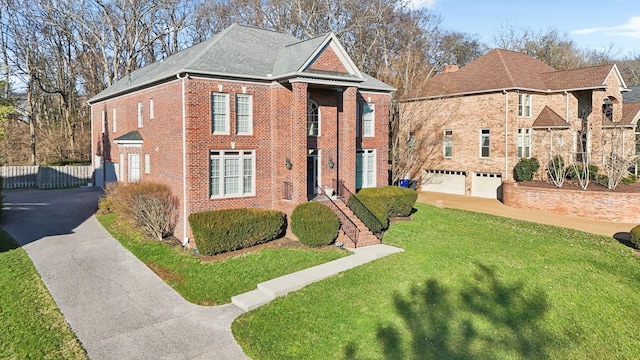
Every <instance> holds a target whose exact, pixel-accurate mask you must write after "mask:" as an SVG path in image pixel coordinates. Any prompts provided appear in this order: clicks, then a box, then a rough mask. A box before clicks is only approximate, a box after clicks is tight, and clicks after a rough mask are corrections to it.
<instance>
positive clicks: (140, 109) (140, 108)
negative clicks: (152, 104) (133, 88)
mask: <svg viewBox="0 0 640 360" xmlns="http://www.w3.org/2000/svg"><path fill="white" fill-rule="evenodd" d="M142 120H143V118H142V101H140V102H139V103H138V127H139V128H141V127H142Z"/></svg>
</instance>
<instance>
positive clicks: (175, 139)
mask: <svg viewBox="0 0 640 360" xmlns="http://www.w3.org/2000/svg"><path fill="white" fill-rule="evenodd" d="M334 55H335V54H334ZM183 81H184V91H185V95H186V99H187V101H186V108H185V116H186V124H187V126H186V138H187V141H186V159H187V162H186V169H187V176H186V199H185V198H184V197H183V190H184V188H183V175H182V174H183V162H182V154H183V142H182V137H183V135H182V91H183V88H182V86H183ZM213 92H215V93H224V94H228V96H229V134H228V135H219V134H212V128H211V93H213ZM345 93H346V96H345V95H344V94H343V93H342V92H341V91H338V90H337V89H317V88H309V86H308V84H306V83H302V82H295V83H293V84H291V87H287V86H283V85H281V84H277V83H264V84H263V83H251V82H236V81H226V80H217V79H208V78H199V77H190V78H185V79H184V80H173V81H170V82H167V83H165V84H162V85H159V86H156V87H152V88H149V89H145V90H143V91H138V92H134V93H131V94H127V95H123V96H120V97H117V98H114V99H110V100H105V101H102V102H100V103H96V104H93V106H92V112H93V119H94V122H95V125H94V132H93V134H92V136H93V137H92V141H93V142H94V143H95V144H96V145H97V144H98V143H101V142H102V141H103V134H101V126H100V121H101V119H102V109H106V116H107V118H106V122H107V128H108V131H107V132H106V133H105V134H104V136H106V138H104V142H105V143H106V144H107V146H106V147H104V149H102V153H104V154H105V157H106V158H112V159H113V161H114V162H118V161H119V160H118V159H119V154H120V153H123V154H125V155H126V154H130V153H138V154H140V160H141V164H140V165H141V169H140V173H141V174H140V175H141V179H142V181H146V180H150V181H157V182H162V183H165V184H167V185H169V186H170V187H171V189H172V191H173V193H174V194H175V195H176V196H178V197H179V198H180V209H179V210H178V212H179V215H180V218H179V220H178V224H177V227H176V231H175V234H176V236H177V237H179V238H182V236H183V232H184V231H186V235H187V236H188V237H191V232H190V229H189V228H188V224H186V227H185V226H184V224H185V221H184V220H185V219H184V217H183V210H184V209H185V207H186V213H187V215H188V214H190V213H193V212H198V211H204V210H217V209H227V208H239V207H253V208H268V209H278V210H280V211H283V212H284V213H285V214H287V215H290V214H291V212H292V211H293V209H294V208H295V206H296V205H297V204H299V203H302V202H306V201H307V149H308V148H318V149H320V154H321V162H320V164H321V176H322V178H321V183H322V185H324V186H331V184H332V179H334V178H336V177H337V176H338V175H337V172H338V171H340V178H341V179H344V180H346V181H347V183H348V184H350V185H348V186H349V188H350V189H351V190H352V191H354V190H355V149H356V146H355V120H356V97H357V89H356V88H348V89H347V90H346V91H345ZM236 94H250V95H252V102H253V133H252V134H251V135H237V134H236V124H235V117H236ZM308 97H310V98H311V99H313V100H314V101H316V102H317V103H318V105H319V106H320V116H321V119H320V123H321V129H320V134H321V135H320V136H319V137H317V138H315V137H314V138H313V139H312V138H311V137H309V138H307V122H306V120H307V98H308ZM369 97H370V98H371V99H370V100H371V102H373V103H375V104H376V137H375V138H372V139H370V140H369V143H367V146H368V147H373V148H376V149H377V150H378V151H377V154H378V158H377V159H378V165H377V166H378V168H379V171H378V181H377V182H378V185H385V184H386V171H383V170H382V169H383V168H385V166H386V161H387V141H388V140H387V138H386V137H387V132H388V108H389V96H388V95H386V94H376V93H372V94H371V95H370V96H369ZM149 99H153V101H154V118H153V119H150V118H149ZM139 101H141V102H142V103H143V114H144V122H143V127H142V128H138V124H137V104H138V102H139ZM113 107H116V108H117V131H116V132H113V131H112V122H111V116H112V110H111V109H112V108H113ZM338 123H339V124H340V128H338ZM133 130H138V131H139V132H140V133H141V134H142V137H143V139H144V140H143V144H142V147H135V148H133V147H128V148H126V147H121V146H118V145H117V144H115V143H113V139H114V138H116V137H118V136H121V135H123V134H125V133H127V132H129V131H133ZM308 139H312V141H313V142H314V143H313V144H311V143H309V141H311V140H308ZM100 147H101V148H103V146H100ZM96 148H97V146H96ZM211 150H254V151H255V161H256V173H255V174H254V177H255V182H256V194H255V196H246V197H235V198H221V199H220V198H216V199H211V198H210V197H209V193H210V190H209V186H210V181H209V177H210V174H209V158H210V151H211ZM145 154H149V157H150V170H151V171H150V173H149V174H146V173H145V171H144V169H145V163H144V160H145ZM329 157H332V160H333V162H334V163H335V167H334V168H333V169H330V168H329V166H328V159H329ZM286 159H289V160H290V161H291V163H292V164H293V167H292V168H291V170H288V169H286V167H285V160H286ZM124 162H125V164H121V166H122V167H123V169H124V170H123V175H124V178H123V179H126V178H127V176H128V174H127V164H126V162H127V157H126V156H125V161H124ZM123 179H121V180H123ZM285 182H291V183H292V184H293V200H291V201H289V200H284V199H283V192H284V183H285Z"/></svg>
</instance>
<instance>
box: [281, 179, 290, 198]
mask: <svg viewBox="0 0 640 360" xmlns="http://www.w3.org/2000/svg"><path fill="white" fill-rule="evenodd" d="M282 198H283V199H285V200H293V183H291V182H287V181H285V182H284V189H283V194H282Z"/></svg>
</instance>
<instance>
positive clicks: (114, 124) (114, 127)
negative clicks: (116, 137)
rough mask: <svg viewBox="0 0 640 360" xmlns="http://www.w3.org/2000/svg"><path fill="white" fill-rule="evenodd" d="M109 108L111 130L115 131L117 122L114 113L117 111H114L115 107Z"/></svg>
mask: <svg viewBox="0 0 640 360" xmlns="http://www.w3.org/2000/svg"><path fill="white" fill-rule="evenodd" d="M111 110H112V111H111V112H112V116H111V118H112V119H111V122H112V123H113V132H116V131H117V129H116V124H117V122H116V113H117V111H116V108H113V109H111Z"/></svg>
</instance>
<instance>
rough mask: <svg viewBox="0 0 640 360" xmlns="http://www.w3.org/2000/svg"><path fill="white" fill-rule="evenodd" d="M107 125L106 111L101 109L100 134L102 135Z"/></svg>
mask: <svg viewBox="0 0 640 360" xmlns="http://www.w3.org/2000/svg"><path fill="white" fill-rule="evenodd" d="M106 124H107V110H105V109H102V133H103V134H104V132H105V128H106V126H107V125H106Z"/></svg>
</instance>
